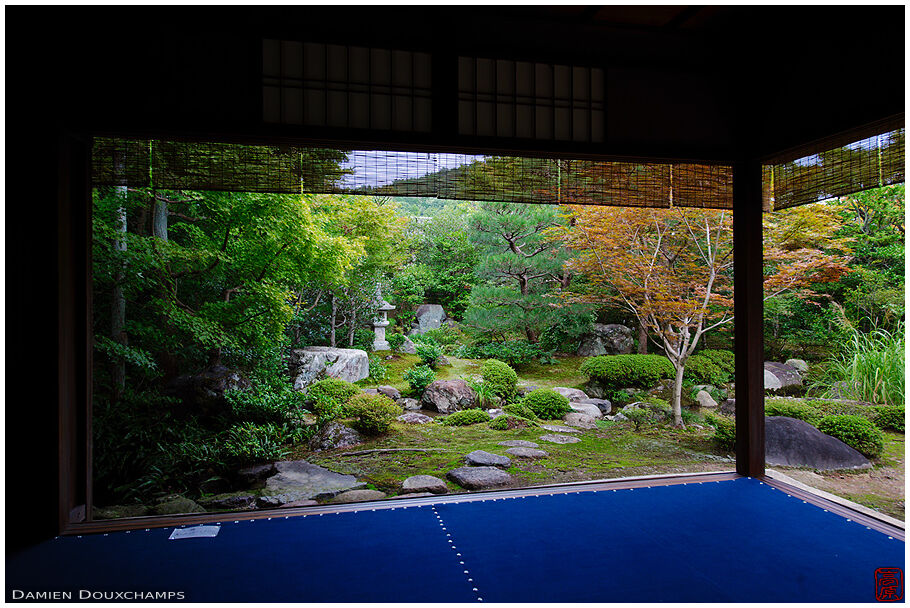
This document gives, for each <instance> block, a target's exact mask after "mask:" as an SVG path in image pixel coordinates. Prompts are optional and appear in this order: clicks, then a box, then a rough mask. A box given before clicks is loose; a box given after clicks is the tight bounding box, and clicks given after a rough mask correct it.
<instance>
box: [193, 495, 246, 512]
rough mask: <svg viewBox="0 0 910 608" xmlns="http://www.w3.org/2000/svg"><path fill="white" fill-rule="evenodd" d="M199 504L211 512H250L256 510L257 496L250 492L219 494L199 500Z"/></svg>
mask: <svg viewBox="0 0 910 608" xmlns="http://www.w3.org/2000/svg"><path fill="white" fill-rule="evenodd" d="M199 504H201V505H202V506H204V507H205V508H206V509H208V510H210V511H211V510H215V511H221V510H224V511H248V510H250V509H255V508H256V495H255V494H250V493H248V492H234V493H229V494H218V495H216V496H211V497H209V498H201V499H199Z"/></svg>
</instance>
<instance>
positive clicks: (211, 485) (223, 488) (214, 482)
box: [199, 477, 231, 494]
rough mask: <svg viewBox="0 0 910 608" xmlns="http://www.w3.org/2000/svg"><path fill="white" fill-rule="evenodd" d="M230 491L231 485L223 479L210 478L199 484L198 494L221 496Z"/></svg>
mask: <svg viewBox="0 0 910 608" xmlns="http://www.w3.org/2000/svg"><path fill="white" fill-rule="evenodd" d="M230 489H231V484H230V483H228V480H227V479H225V478H223V477H210V478H209V479H206V480H205V481H203V482H202V483H200V484H199V493H200V494H223V493H225V492H227V491H229V490H230Z"/></svg>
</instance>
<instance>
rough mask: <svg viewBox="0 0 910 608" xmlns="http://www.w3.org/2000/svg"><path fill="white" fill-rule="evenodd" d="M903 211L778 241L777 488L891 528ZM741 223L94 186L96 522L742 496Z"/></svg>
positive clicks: (774, 226)
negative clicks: (590, 495) (617, 480)
mask: <svg viewBox="0 0 910 608" xmlns="http://www.w3.org/2000/svg"><path fill="white" fill-rule="evenodd" d="M324 160H325V163H326V165H327V166H328V165H331V164H332V163H339V162H341V160H342V159H341V158H340V157H339V158H327V159H324ZM903 208H904V188H903V185H900V186H888V187H883V188H879V189H876V190H869V191H866V192H863V193H859V194H856V195H852V196H849V197H843V198H839V199H833V200H829V201H823V202H820V203H815V204H812V205H805V206H802V207H796V208H793V209H788V210H784V211H779V212H774V213H768V214H766V215H765V218H766V219H765V227H764V228H765V230H764V235H765V259H766V265H765V291H766V293H765V347H766V353H765V355H766V361H767V362H766V364H765V388H766V393H767V398H766V405H765V411H766V415H767V416H768V417H769V418H768V433H769V444H768V462H769V467H770V468H774V469H777V470H781V471H784V472H785V473H786V474H787V475H790V476H791V477H793V478H795V479H798V480H800V481H802V482H803V483H807V484H808V485H811V486H813V487H817V488H820V489H823V490H826V491H829V492H831V493H834V494H839V495H841V496H843V497H845V498H848V499H850V500H853V501H855V502H858V503H861V504H863V505H865V506H867V507H870V508H874V509H877V510H879V511H881V512H883V513H886V514H889V515H891V516H894V517H897V518H900V519H903V517H904V495H903V485H904V464H903V462H904V443H903V442H904V418H905V415H904V296H903V294H904V241H903V229H904V223H903ZM731 219H732V218H731V216H730V213H729V212H724V211H715V210H702V209H683V208H673V209H642V208H623V207H596V206H585V205H582V204H573V202H572V201H567V203H566V204H565V205H561V206H548V205H525V204H517V203H497V202H469V201H460V200H440V199H431V198H388V197H380V196H353V195H278V194H247V193H227V192H190V191H162V190H153V189H140V188H136V189H133V188H130V189H127V188H125V187H99V188H96V190H95V191H94V215H93V276H94V282H93V308H94V310H93V329H94V334H95V340H94V368H93V433H94V436H93V453H94V454H93V455H94V459H93V485H94V495H95V501H96V504H95V508H94V515H95V517H96V518H100V519H105V518H118V517H133V516H141V515H151V514H171V513H190V512H202V511H215V512H217V511H237V510H248V509H258V508H274V507H298V506H306V505H314V504H322V503H340V502H359V501H366V500H384V499H396V498H399V497H409V496H420V495H433V494H442V493H459V492H469V491H475V490H482V489H493V488H505V487H524V486H531V485H540V484H550V483H561V482H567V481H582V480H592V479H605V478H611V477H629V476H637V475H651V474H667V473H684V472H704V471H721V470H733V469H734V467H735V461H734V458H733V453H734V443H733V441H734V437H735V430H734V421H733V414H734V412H735V407H736V404H735V401H736V394H735V392H736V387H735V383H734V367H733V352H732V346H733V336H732V321H733V318H734V310H733V300H732V289H733V281H732V278H733V277H732V269H733V267H732V221H731ZM794 436H796V437H799V441H798V444H799V446H800V448H801V449H800V450H794V449H793V447H792V445H788V444H783V443H781V444H778V443H774V441H777V439H775V438H779V437H794ZM791 443H792V442H791Z"/></svg>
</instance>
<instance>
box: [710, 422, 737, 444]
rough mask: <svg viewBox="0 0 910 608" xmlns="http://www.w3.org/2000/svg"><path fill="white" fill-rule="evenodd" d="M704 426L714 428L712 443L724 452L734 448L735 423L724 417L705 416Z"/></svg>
mask: <svg viewBox="0 0 910 608" xmlns="http://www.w3.org/2000/svg"><path fill="white" fill-rule="evenodd" d="M705 424H708V425H710V426H712V427H714V436H713V437H712V439H713V440H714V443H716V444H717V445H718V446H720V447H721V448H723V449H725V450H732V449H733V448H734V447H736V422H734V421H733V419H732V418H727V417H726V416H714V415H713V414H705Z"/></svg>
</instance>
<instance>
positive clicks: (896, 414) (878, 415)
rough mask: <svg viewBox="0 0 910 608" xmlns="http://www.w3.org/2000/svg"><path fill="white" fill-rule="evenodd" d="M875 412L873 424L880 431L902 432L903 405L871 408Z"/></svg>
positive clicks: (904, 414) (903, 419) (904, 413)
mask: <svg viewBox="0 0 910 608" xmlns="http://www.w3.org/2000/svg"><path fill="white" fill-rule="evenodd" d="M872 409H873V411H874V412H875V418H874V419H873V422H874V423H875V426H877V427H878V428H880V429H890V430H893V431H897V432H899V433H903V432H904V422H905V419H906V412H905V410H904V406H903V405H880V406H878V407H875V408H872Z"/></svg>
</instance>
